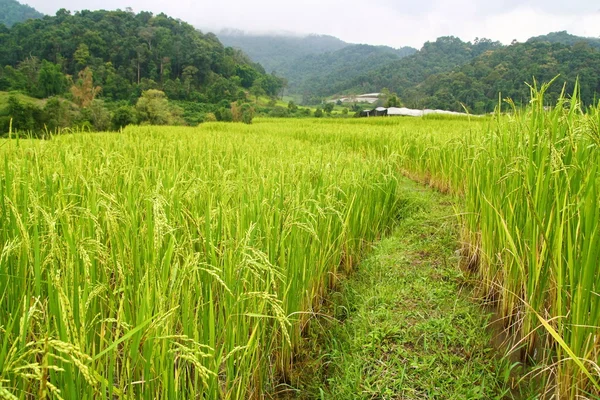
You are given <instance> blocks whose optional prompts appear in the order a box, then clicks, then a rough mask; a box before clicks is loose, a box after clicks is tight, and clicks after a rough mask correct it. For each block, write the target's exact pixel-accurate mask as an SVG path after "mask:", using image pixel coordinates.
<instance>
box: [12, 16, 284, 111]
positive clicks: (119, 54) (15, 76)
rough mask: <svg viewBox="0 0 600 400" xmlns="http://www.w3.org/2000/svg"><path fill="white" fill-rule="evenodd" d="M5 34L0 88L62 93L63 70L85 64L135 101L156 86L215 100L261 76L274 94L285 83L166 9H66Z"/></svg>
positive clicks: (112, 90) (105, 86)
mask: <svg viewBox="0 0 600 400" xmlns="http://www.w3.org/2000/svg"><path fill="white" fill-rule="evenodd" d="M0 28H2V27H1V26H0ZM0 42H1V43H2V46H0V90H21V91H23V92H24V93H27V94H30V95H33V96H37V97H48V96H51V95H57V94H59V95H60V94H63V93H64V92H65V91H66V83H65V82H66V79H65V75H70V76H72V77H75V79H77V77H78V76H80V73H82V72H83V71H84V70H85V69H86V68H89V69H90V70H91V71H93V80H94V82H93V83H94V85H98V86H100V87H101V88H102V91H101V96H102V97H103V98H105V99H107V100H128V101H132V102H133V101H135V100H137V98H139V97H140V94H141V93H142V91H145V90H149V89H158V90H162V91H164V92H165V93H166V94H167V95H168V97H169V99H175V100H189V101H195V102H199V103H218V102H220V101H222V100H227V101H235V100H238V98H239V97H240V95H241V93H242V94H243V91H242V89H249V88H250V87H252V86H253V84H254V83H255V82H257V81H258V82H259V83H260V86H261V87H262V89H263V90H264V92H265V93H266V94H269V95H276V94H277V93H279V91H280V88H281V87H282V85H283V82H282V80H280V79H279V78H277V77H275V76H273V75H267V74H265V73H264V70H263V69H262V67H261V66H260V65H258V64H255V63H253V62H252V61H250V59H248V57H247V56H246V55H244V54H243V53H242V52H240V51H238V50H234V49H232V48H225V47H224V46H223V45H222V44H221V42H219V40H218V39H217V37H216V36H215V35H214V34H212V33H206V34H205V33H202V32H200V31H198V30H197V29H195V28H194V27H193V26H191V25H189V24H187V23H185V22H182V21H179V20H176V19H173V18H170V17H168V16H166V15H165V14H159V15H153V14H152V13H149V12H140V13H139V14H134V13H132V12H127V11H119V10H117V11H87V10H84V11H81V12H75V13H73V14H72V13H71V12H69V11H66V10H64V9H63V10H60V11H58V12H57V14H56V16H54V17H45V18H43V19H31V20H28V21H25V22H23V23H20V24H16V25H14V26H13V27H12V28H10V29H7V28H4V30H2V29H0ZM1 67H3V68H1Z"/></svg>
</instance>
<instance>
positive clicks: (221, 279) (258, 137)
mask: <svg viewBox="0 0 600 400" xmlns="http://www.w3.org/2000/svg"><path fill="white" fill-rule="evenodd" d="M545 105H546V104H544V100H543V89H542V90H541V91H540V92H534V93H533V100H532V104H531V107H530V108H528V109H527V110H515V112H514V114H512V115H510V116H496V117H493V118H492V117H489V118H477V119H473V120H469V119H448V120H444V119H391V118H389V119H388V118H385V119H374V118H370V119H362V120H339V119H335V120H333V119H332V120H326V119H325V120H275V119H264V120H260V119H259V120H257V121H256V122H255V124H253V125H250V126H246V125H240V124H222V123H209V124H203V125H202V126H200V127H198V128H180V127H177V128H175V127H173V128H164V127H160V128H158V127H130V128H127V129H126V130H125V131H124V132H122V133H99V134H75V135H64V136H58V137H54V138H53V139H52V140H48V141H30V140H23V139H20V140H18V141H17V140H14V139H13V140H10V141H3V142H0V162H1V163H2V164H1V165H0V170H1V171H2V172H1V174H0V398H7V399H14V398H17V399H24V398H65V399H71V398H80V399H92V398H94V399H95V398H125V399H134V398H135V399H137V398H144V399H156V398H214V399H217V398H223V399H248V398H261V397H262V396H264V395H265V394H268V393H270V392H271V391H272V390H273V388H274V387H275V386H276V385H277V384H278V383H279V382H285V380H286V376H287V375H288V374H289V372H290V368H292V366H293V360H294V357H293V356H294V352H295V350H296V349H297V347H298V345H299V343H300V341H301V340H302V332H303V329H304V328H305V327H306V324H307V323H308V321H309V320H310V319H311V317H312V316H313V315H314V313H317V312H319V305H320V301H321V298H322V296H323V295H324V294H325V293H326V292H327V290H328V289H329V288H330V287H331V286H332V285H334V284H335V281H336V277H337V275H338V274H339V273H340V272H347V271H349V270H350V269H351V268H352V266H353V265H355V263H356V262H357V261H358V260H359V259H360V257H361V255H362V254H363V252H364V249H365V244H367V243H369V242H372V241H374V240H376V239H377V238H378V237H380V236H381V235H385V233H386V232H387V231H388V230H389V229H390V228H391V227H392V226H393V224H394V222H395V221H397V220H398V219H399V218H401V217H402V215H400V212H399V210H400V209H401V207H400V205H401V203H402V201H403V195H402V192H401V190H400V189H399V186H398V178H399V177H400V176H401V175H409V176H411V177H413V178H415V179H418V180H421V181H425V182H427V183H429V184H431V185H433V186H435V187H437V188H438V189H440V190H443V191H448V192H450V193H452V194H453V195H454V196H455V197H456V199H457V204H458V209H459V210H460V215H459V218H460V221H461V224H462V227H463V234H462V238H460V239H461V240H462V241H463V243H464V256H465V257H464V258H465V263H464V264H465V265H464V267H465V268H466V269H468V270H469V271H471V272H472V274H473V276H474V277H476V279H477V280H478V281H480V282H481V291H482V294H483V295H484V296H485V297H486V298H487V299H488V300H489V301H491V302H494V303H495V304H497V306H498V307H499V310H500V314H501V316H502V317H503V318H504V322H505V326H506V328H507V329H509V330H510V331H511V333H512V334H513V335H514V337H515V338H516V340H515V342H514V344H515V347H516V348H518V349H519V351H520V352H521V356H522V360H523V361H526V362H531V361H533V362H535V363H537V364H538V365H540V366H541V367H542V369H540V373H541V374H542V376H543V377H544V381H545V390H547V391H548V393H549V394H551V395H552V394H554V395H557V396H558V397H560V398H570V399H575V398H577V396H589V397H592V396H594V395H596V396H598V395H600V369H599V368H598V365H597V360H598V352H599V351H600V336H599V328H598V326H599V325H600V323H599V320H600V301H599V300H600V297H599V293H600V274H598V273H597V267H598V263H599V260H600V222H599V221H600V215H599V214H600V204H599V200H600V194H599V188H600V171H599V169H598V167H599V162H600V157H599V155H600V150H599V146H600V132H599V127H600V110H599V109H591V110H587V111H588V112H587V113H583V112H582V110H581V109H580V107H579V104H578V102H577V99H576V98H574V99H572V100H568V99H566V98H565V99H563V100H561V101H560V102H559V104H558V105H557V106H556V107H554V108H552V109H551V110H546V109H545V108H544V106H545Z"/></svg>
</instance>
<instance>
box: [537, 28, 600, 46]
mask: <svg viewBox="0 0 600 400" xmlns="http://www.w3.org/2000/svg"><path fill="white" fill-rule="evenodd" d="M527 41H528V42H548V43H560V44H565V45H568V46H573V45H575V44H578V43H582V42H583V43H586V44H588V45H589V46H590V47H594V48H596V49H600V38H591V37H581V36H575V35H571V34H569V33H567V32H566V31H562V32H552V33H549V34H547V35H542V36H536V37H532V38H530V39H529V40H527Z"/></svg>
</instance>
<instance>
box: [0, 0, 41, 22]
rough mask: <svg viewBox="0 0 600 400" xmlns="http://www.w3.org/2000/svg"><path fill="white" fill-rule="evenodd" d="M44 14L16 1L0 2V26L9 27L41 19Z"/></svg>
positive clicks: (1, 0)
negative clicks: (32, 19) (29, 20)
mask: <svg viewBox="0 0 600 400" xmlns="http://www.w3.org/2000/svg"><path fill="white" fill-rule="evenodd" d="M43 17H44V14H42V13H40V12H38V11H37V10H35V9H34V8H31V7H29V6H28V5H26V4H21V3H19V2H18V1H16V0H0V24H4V25H6V26H7V27H11V26H13V25H14V24H16V23H18V22H23V21H26V20H28V19H31V18H43Z"/></svg>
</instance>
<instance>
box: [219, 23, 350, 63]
mask: <svg viewBox="0 0 600 400" xmlns="http://www.w3.org/2000/svg"><path fill="white" fill-rule="evenodd" d="M218 37H219V40H221V42H222V43H223V44H224V45H225V46H230V47H234V48H236V49H240V50H242V51H244V53H246V54H247V55H248V56H249V57H250V58H251V59H252V60H254V61H256V62H258V63H260V64H261V65H262V66H263V67H264V68H265V70H266V71H267V72H276V73H280V71H281V70H283V69H287V68H289V65H290V63H291V62H292V61H293V60H296V59H298V58H301V57H304V56H308V55H312V54H322V53H327V52H331V51H336V50H340V49H343V48H344V47H346V46H349V44H348V43H346V42H344V41H342V40H340V39H338V38H336V37H333V36H327V35H308V36H290V35H253V34H244V33H243V32H241V31H232V30H225V31H222V32H221V33H219V34H218Z"/></svg>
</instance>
